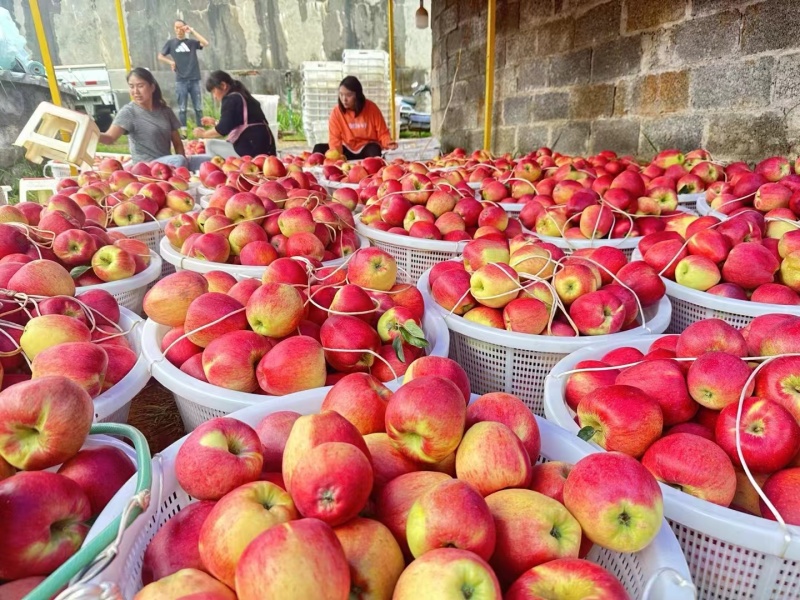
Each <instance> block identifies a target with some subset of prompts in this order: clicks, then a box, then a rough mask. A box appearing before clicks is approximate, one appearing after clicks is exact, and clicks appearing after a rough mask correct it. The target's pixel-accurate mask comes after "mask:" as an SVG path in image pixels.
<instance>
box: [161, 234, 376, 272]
mask: <svg viewBox="0 0 800 600" xmlns="http://www.w3.org/2000/svg"><path fill="white" fill-rule="evenodd" d="M358 241H359V247H358V248H359V249H361V248H367V247H369V240H367V239H366V238H364V237H362V236H358ZM161 257H162V258H163V259H164V262H167V263H169V264H170V265H173V267H174V268H175V270H176V271H183V270H186V271H194V272H195V273H208V272H209V271H225V272H226V273H230V274H231V275H233V276H234V277H236V279H239V280H241V279H261V276H262V275H263V274H264V270H265V269H266V267H256V266H250V265H231V264H228V263H218V262H210V261H207V260H200V259H199V258H189V257H188V256H184V255H183V254H181V253H180V252H178V251H177V250H175V248H173V247H172V244H170V243H169V240H168V239H167V238H164V239H162V240H161ZM346 260H347V257H346V256H345V257H344V258H336V259H334V260H328V261H325V262H324V263H322V264H323V265H324V266H326V267H336V266H338V265H341V264H342V263H344V262H345V261H346Z"/></svg>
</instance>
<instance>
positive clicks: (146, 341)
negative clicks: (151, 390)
mask: <svg viewBox="0 0 800 600" xmlns="http://www.w3.org/2000/svg"><path fill="white" fill-rule="evenodd" d="M426 311H427V308H426ZM422 329H423V331H424V332H425V339H427V340H428V343H429V344H430V346H429V347H428V348H427V353H428V354H429V355H430V356H447V352H448V350H449V346H450V336H449V334H448V331H447V327H445V326H444V323H443V322H442V320H441V319H439V318H437V317H436V316H435V315H433V314H432V313H430V312H426V313H425V316H424V317H423V321H422ZM167 331H169V327H166V326H163V325H159V324H157V323H155V322H154V321H151V320H150V319H148V320H147V321H145V324H144V329H143V332H142V353H143V355H144V358H145V360H146V362H147V364H148V365H150V368H151V373H152V375H153V377H155V378H156V379H157V380H158V382H159V383H160V384H161V385H163V386H164V387H165V388H167V389H168V390H169V391H171V392H172V393H173V395H174V396H175V403H176V404H177V405H178V412H179V413H180V415H181V419H182V420H183V425H184V428H185V429H186V430H187V431H191V430H193V429H194V428H195V427H197V426H198V425H200V424H201V423H204V422H205V421H208V420H209V419H213V418H214V417H222V416H224V415H227V414H230V413H232V412H234V411H237V410H240V409H242V408H246V407H248V406H252V405H253V404H260V403H268V404H269V405H270V406H274V407H280V406H284V405H285V404H286V403H290V402H294V401H295V399H296V398H305V397H308V396H309V395H310V394H311V395H313V394H314V393H316V392H315V390H309V391H305V392H297V393H295V394H291V395H287V396H265V395H263V394H247V393H245V392H237V391H234V390H228V389H225V388H221V387H218V386H216V385H212V384H210V383H205V382H202V381H200V380H199V379H196V378H194V377H192V376H191V375H187V374H186V373H184V372H183V371H181V370H180V369H179V368H177V367H176V366H175V365H173V364H172V363H170V362H169V361H168V360H166V359H163V360H162V356H163V355H162V353H161V340H162V339H163V337H164V335H165V334H166V333H167ZM323 389H329V388H323ZM275 410H282V409H280V408H275Z"/></svg>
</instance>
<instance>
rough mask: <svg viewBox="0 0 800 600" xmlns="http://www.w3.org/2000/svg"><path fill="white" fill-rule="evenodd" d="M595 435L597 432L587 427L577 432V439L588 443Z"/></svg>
mask: <svg viewBox="0 0 800 600" xmlns="http://www.w3.org/2000/svg"><path fill="white" fill-rule="evenodd" d="M595 433H597V430H596V429H595V428H594V427H592V426H591V425H587V426H586V427H584V428H583V429H581V430H580V431H579V432H578V437H579V438H580V439H582V440H583V441H584V442H588V441H590V440H591V439H592V438H593V437H594V434H595Z"/></svg>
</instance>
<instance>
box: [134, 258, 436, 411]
mask: <svg viewBox="0 0 800 600" xmlns="http://www.w3.org/2000/svg"><path fill="white" fill-rule="evenodd" d="M144 311H145V313H146V314H147V316H148V317H149V318H150V319H152V320H153V321H155V322H156V323H159V324H160V325H166V326H169V327H171V328H172V329H171V330H170V331H169V332H168V333H167V334H166V335H165V336H164V338H163V340H162V342H161V349H162V352H165V355H166V358H167V360H169V361H170V362H171V363H172V364H173V365H175V366H176V367H178V368H180V370H181V371H183V372H184V373H187V374H188V375H191V376H192V377H195V378H197V379H199V380H201V381H204V382H208V383H211V384H213V385H217V386H220V387H223V388H227V389H231V390H236V391H239V392H248V393H253V392H255V393H264V394H269V395H274V396H282V395H285V394H291V393H294V392H299V391H302V390H308V389H313V388H317V387H322V386H325V385H332V384H333V383H335V382H336V381H337V380H338V379H340V378H341V377H342V376H343V375H344V374H347V373H353V372H367V371H369V372H371V373H372V374H373V375H374V376H375V377H376V378H378V379H379V380H381V381H389V380H392V379H395V377H397V376H401V375H402V374H403V373H405V371H406V368H407V367H408V364H410V363H411V361H412V360H414V359H415V358H417V357H419V356H421V355H422V353H423V348H425V347H426V346H427V345H428V343H427V341H426V340H425V339H424V333H423V331H422V329H421V325H422V319H423V315H424V301H423V299H422V295H421V294H420V292H419V290H417V289H416V288H415V287H414V286H412V285H410V284H398V283H397V265H396V263H395V261H394V259H393V258H392V257H391V256H390V255H388V254H386V253H385V252H383V251H382V250H380V249H378V248H365V249H363V250H359V251H357V252H356V253H354V254H353V255H352V257H351V258H350V259H349V262H348V263H347V266H346V267H323V268H318V269H311V270H309V268H308V264H307V263H306V262H304V261H300V260H295V259H292V258H278V259H277V260H275V261H274V262H272V263H271V264H270V265H269V266H267V268H266V269H265V271H264V275H263V276H262V278H261V280H258V279H245V280H243V281H240V282H238V283H237V282H236V280H235V279H234V278H233V277H232V276H231V275H228V274H227V273H223V272H221V271H212V272H211V273H206V274H205V275H201V274H199V273H194V272H191V271H179V272H177V273H175V274H173V275H169V276H168V277H166V278H164V279H162V280H161V281H159V282H158V283H157V284H156V285H155V286H154V287H153V288H152V289H151V290H150V291H149V292H148V293H147V295H146V296H145V298H144ZM184 336H185V337H184ZM379 357H380V358H379Z"/></svg>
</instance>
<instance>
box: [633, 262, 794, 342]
mask: <svg viewBox="0 0 800 600" xmlns="http://www.w3.org/2000/svg"><path fill="white" fill-rule="evenodd" d="M641 259H642V255H641V254H640V253H639V251H638V250H636V252H635V253H634V255H633V260H641ZM661 280H662V281H663V282H664V285H665V286H666V288H667V296H668V297H669V299H670V301H671V302H672V318H671V320H670V323H669V327H668V328H667V333H681V332H682V331H683V330H684V329H686V328H687V327H688V326H689V325H691V324H692V323H695V322H697V321H702V320H703V319H722V320H723V321H725V322H727V323H730V324H731V325H733V326H734V327H737V328H739V329H741V328H742V327H744V326H745V325H747V324H748V323H750V321H752V320H753V319H755V318H756V317H757V316H759V315H764V314H767V313H786V314H789V315H798V316H800V306H789V305H785V304H766V303H763V302H751V301H749V300H736V299H733V298H723V297H722V296H716V295H714V294H709V293H707V292H701V291H700V290H693V289H691V288H688V287H686V286H685V285H680V284H679V283H676V282H674V281H672V280H671V279H667V278H666V277H662V278H661Z"/></svg>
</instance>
